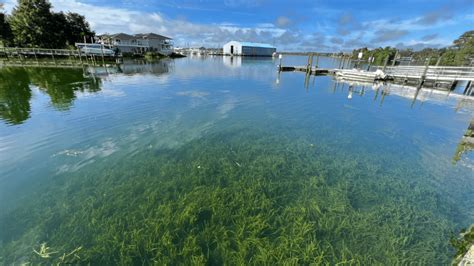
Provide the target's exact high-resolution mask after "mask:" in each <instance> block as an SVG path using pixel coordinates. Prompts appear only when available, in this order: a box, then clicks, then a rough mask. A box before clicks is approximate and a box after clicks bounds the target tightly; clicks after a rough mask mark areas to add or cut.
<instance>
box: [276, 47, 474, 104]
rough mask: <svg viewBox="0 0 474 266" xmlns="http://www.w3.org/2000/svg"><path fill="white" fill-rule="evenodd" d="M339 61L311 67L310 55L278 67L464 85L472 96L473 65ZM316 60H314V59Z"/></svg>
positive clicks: (432, 84) (413, 82)
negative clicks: (300, 61) (336, 64)
mask: <svg viewBox="0 0 474 266" xmlns="http://www.w3.org/2000/svg"><path fill="white" fill-rule="evenodd" d="M347 61H348V62H349V64H347V62H346V59H343V60H341V62H342V63H340V68H334V69H328V68H319V67H318V66H317V63H316V66H313V56H312V55H310V56H309V57H308V64H307V65H305V66H282V65H281V64H280V65H279V66H278V71H281V72H287V71H292V72H305V73H306V75H332V76H335V77H337V78H338V79H342V80H347V81H358V82H376V81H383V82H392V83H396V84H402V85H411V86H415V87H418V88H421V87H429V88H434V89H441V90H447V91H452V90H454V89H455V88H456V86H457V85H458V84H463V86H465V88H464V90H463V94H464V95H469V96H474V67H472V66H469V67H464V66H429V65H424V66H394V65H392V66H387V61H388V60H387V61H386V63H385V64H384V65H383V66H370V65H369V66H368V67H366V68H365V69H360V68H355V67H352V65H351V64H350V60H349V59H348V58H347ZM316 62H317V59H316Z"/></svg>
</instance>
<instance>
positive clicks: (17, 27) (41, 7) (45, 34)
mask: <svg viewBox="0 0 474 266" xmlns="http://www.w3.org/2000/svg"><path fill="white" fill-rule="evenodd" d="M9 22H10V26H11V30H12V33H13V36H14V37H13V41H14V43H15V44H16V45H17V46H20V47H45V48H56V47H54V44H55V43H56V40H54V38H55V37H56V34H55V33H54V29H55V27H54V26H55V25H54V24H55V23H54V20H53V14H52V13H51V4H50V3H49V1H48V0H18V5H17V6H16V7H15V8H14V9H13V12H12V15H11V16H10V19H9Z"/></svg>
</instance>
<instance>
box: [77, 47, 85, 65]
mask: <svg viewBox="0 0 474 266" xmlns="http://www.w3.org/2000/svg"><path fill="white" fill-rule="evenodd" d="M77 50H78V51H79V61H81V65H84V63H83V62H82V53H81V48H79V47H78V48H77Z"/></svg>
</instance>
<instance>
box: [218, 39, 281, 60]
mask: <svg viewBox="0 0 474 266" xmlns="http://www.w3.org/2000/svg"><path fill="white" fill-rule="evenodd" d="M223 51H224V55H241V56H272V54H273V53H274V52H276V48H275V47H274V46H272V45H270V44H265V43H253V42H238V41H230V42H228V43H226V44H224V48H223Z"/></svg>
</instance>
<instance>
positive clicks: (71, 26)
mask: <svg viewBox="0 0 474 266" xmlns="http://www.w3.org/2000/svg"><path fill="white" fill-rule="evenodd" d="M66 20H67V29H66V41H67V44H68V45H74V44H75V43H76V42H83V40H84V37H85V38H86V39H90V38H91V37H94V36H95V33H94V32H93V31H92V30H91V29H90V26H89V23H88V22H87V21H86V19H85V17H84V16H82V15H79V14H77V13H71V12H69V13H67V14H66Z"/></svg>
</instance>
